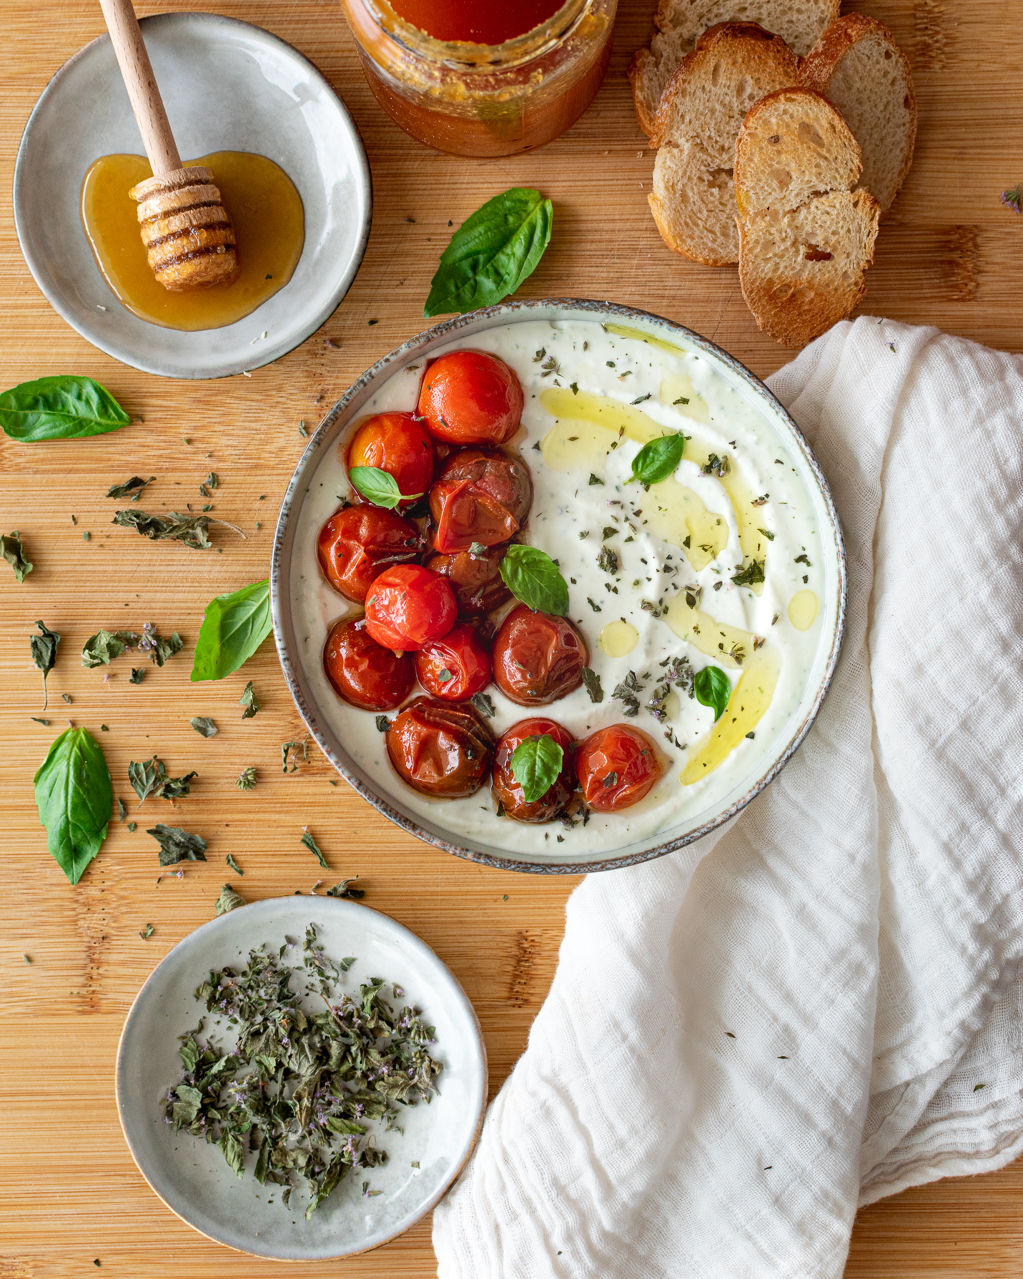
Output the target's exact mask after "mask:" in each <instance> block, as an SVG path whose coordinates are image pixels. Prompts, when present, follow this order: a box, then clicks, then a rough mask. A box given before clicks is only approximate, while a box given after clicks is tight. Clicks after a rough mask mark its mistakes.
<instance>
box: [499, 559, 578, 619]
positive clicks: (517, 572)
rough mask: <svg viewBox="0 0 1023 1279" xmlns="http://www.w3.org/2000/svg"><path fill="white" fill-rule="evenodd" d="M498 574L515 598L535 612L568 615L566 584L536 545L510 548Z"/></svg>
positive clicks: (552, 563) (552, 562)
mask: <svg viewBox="0 0 1023 1279" xmlns="http://www.w3.org/2000/svg"><path fill="white" fill-rule="evenodd" d="M500 573H501V581H502V582H504V584H505V586H507V588H508V589H509V590H510V591H511V593H512V594H513V595H514V596H515V598H516V599H517V600H521V601H522V603H523V604H527V605H528V606H529V607H530V608H531V609H532V610H533V611H534V612H536V613H556V614H557V615H558V616H559V617H563V616H564V615H565V614H566V613H567V612H568V583H567V582H566V581H565V579H564V578H563V577H562V576H561V572H560V571H559V569H558V566H557V564H555V563H554V561H553V560H552V559H551V557H550V556H549V555H548V554H547V552H546V551H541V550H540V549H539V547H536V546H519V545H518V544H515V545H514V546H509V547H508V549H507V550H506V551H505V553H504V559H502V560H501V566H500Z"/></svg>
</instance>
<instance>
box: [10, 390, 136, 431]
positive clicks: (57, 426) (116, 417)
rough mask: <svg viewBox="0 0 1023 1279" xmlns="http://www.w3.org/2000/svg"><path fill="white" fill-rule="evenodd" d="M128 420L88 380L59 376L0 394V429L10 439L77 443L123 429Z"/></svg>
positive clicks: (108, 395) (124, 414) (110, 398)
mask: <svg viewBox="0 0 1023 1279" xmlns="http://www.w3.org/2000/svg"><path fill="white" fill-rule="evenodd" d="M130 420H131V419H130V418H129V417H128V414H127V413H125V411H124V409H122V408H121V406H120V404H118V403H117V401H116V400H115V399H114V397H113V396H112V395H111V394H110V392H109V391H108V390H107V389H106V388H105V387H102V386H100V384H99V383H98V382H94V381H93V380H92V378H91V377H75V376H73V375H71V374H62V375H60V376H57V377H41V378H37V379H36V381H34V382H22V383H21V384H20V385H18V386H14V387H12V388H11V389H10V390H9V391H4V392H2V393H0V428H2V429H3V430H4V432H5V433H6V434H7V435H9V436H10V437H11V439H12V440H22V441H24V442H26V443H29V442H33V443H34V442H35V441H37V440H77V439H82V438H83V437H84V436H87V435H103V434H105V432H107V431H116V430H117V428H118V427H121V426H127V424H128V422H129V421H130Z"/></svg>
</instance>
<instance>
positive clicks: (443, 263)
mask: <svg viewBox="0 0 1023 1279" xmlns="http://www.w3.org/2000/svg"><path fill="white" fill-rule="evenodd" d="M553 222H554V206H553V205H552V204H551V202H550V200H545V199H544V197H543V196H542V195H541V194H540V192H539V191H533V190H531V189H530V188H528V187H512V188H511V189H510V190H509V191H504V192H502V194H501V195H495V196H494V198H493V199H492V200H488V201H487V202H486V204H484V205H483V206H482V207H481V208H479V209H477V210H476V212H475V213H473V214H470V216H469V217H468V218H466V220H465V221H464V222H463V223H462V225H461V226H460V227H459V228H458V230H457V231H456V232H455V234H454V235H453V236H452V237H451V242H450V244H449V245H448V247H447V248H446V249H445V250H444V252H443V253H442V254H441V258H440V266H439V267H438V268H437V273H436V275H434V277H433V279H432V280H431V282H430V295H429V297H428V298H427V299H426V306H425V307H424V308H423V315H425V316H427V317H429V316H432V315H440V314H442V313H443V312H446V311H458V312H464V311H474V310H476V308H477V307H481V306H493V304H494V303H495V302H500V301H501V299H502V298H506V297H507V296H508V294H509V293H514V292H515V290H516V289H517V288H518V287H519V285H520V284H521V283H522V282H523V280H525V279H527V278H528V277H529V276H530V275H532V273H533V271H534V270H535V269H536V266H537V263H538V262H539V261H540V259H541V258H542V257H543V253H544V250H545V249H546V248H547V245H548V244H549V243H550V239H551V226H552V225H553Z"/></svg>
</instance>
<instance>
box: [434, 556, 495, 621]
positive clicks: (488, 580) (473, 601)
mask: <svg viewBox="0 0 1023 1279" xmlns="http://www.w3.org/2000/svg"><path fill="white" fill-rule="evenodd" d="M503 558H504V547H503V546H488V547H486V548H484V549H483V550H480V549H479V548H478V547H477V550H476V553H475V554H473V553H472V552H471V551H459V552H458V553H457V554H455V555H431V556H430V558H429V559H428V560H427V561H426V567H427V568H428V569H431V570H432V571H433V572H434V573H440V575H441V576H442V577H446V578H447V579H448V581H449V582H450V583H451V586H452V589H453V590H454V592H455V599H456V600H457V602H458V615H459V617H482V616H483V615H484V614H485V613H490V612H493V610H494V609H495V608H498V607H500V605H502V604H504V603H505V601H506V600H510V599H511V591H509V589H508V588H507V586H505V584H504V582H503V580H502V578H501V574H500V571H499V570H500V566H501V560H502V559H503Z"/></svg>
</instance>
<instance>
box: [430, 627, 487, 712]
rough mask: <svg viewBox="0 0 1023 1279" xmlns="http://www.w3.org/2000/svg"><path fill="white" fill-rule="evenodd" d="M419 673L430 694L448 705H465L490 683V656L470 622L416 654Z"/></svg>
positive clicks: (454, 628)
mask: <svg viewBox="0 0 1023 1279" xmlns="http://www.w3.org/2000/svg"><path fill="white" fill-rule="evenodd" d="M416 674H417V675H418V676H419V682H420V684H422V686H423V688H425V689H426V691H427V692H428V693H432V694H433V695H434V697H439V698H441V699H442V700H443V701H445V702H465V701H468V700H469V698H470V697H472V695H473V694H474V693H482V692H483V690H484V689H485V688H486V686H487V685H488V684H489V683H490V676H491V669H490V654H489V652H488V651H487V646H486V645H485V644H484V643H483V641H482V640H481V639H480V637H479V634H478V633H477V631H476V628H475V627H473V626H470V625H469V623H468V622H459V623H458V624H457V625H456V626H452V628H451V630H450V631H448V633H447V635H445V636H444V638H443V639H439V640H431V641H430V643H429V644H424V645H423V647H422V648H421V649H420V650H419V652H418V653H417V654H416Z"/></svg>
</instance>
